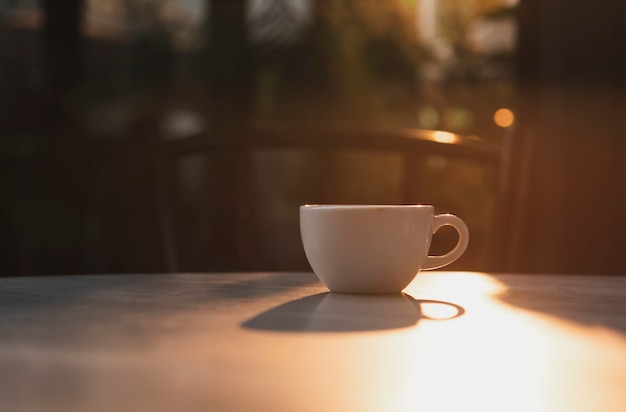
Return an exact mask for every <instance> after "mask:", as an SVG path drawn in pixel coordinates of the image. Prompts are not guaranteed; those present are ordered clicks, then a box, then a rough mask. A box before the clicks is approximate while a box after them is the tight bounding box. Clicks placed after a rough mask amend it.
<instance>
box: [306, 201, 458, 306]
mask: <svg viewBox="0 0 626 412" xmlns="http://www.w3.org/2000/svg"><path fill="white" fill-rule="evenodd" d="M442 226H452V227H453V228H455V229H456V230H457V232H458V234H459V240H458V242H457V244H456V246H455V247H454V248H453V249H452V250H451V251H450V252H448V253H446V254H444V255H441V256H429V255H428V250H429V248H430V243H431V239H432V235H433V234H434V233H435V232H436V231H437V230H439V228H441V227H442ZM300 234H301V236H302V244H303V245H304V251H305V253H306V257H307V259H308V261H309V264H310V265H311V268H312V269H313V271H314V272H315V274H316V275H317V277H318V278H319V279H320V280H321V281H322V282H323V283H324V284H325V285H326V286H327V287H328V289H330V290H331V291H332V292H339V293H359V294H385V293H398V292H400V291H401V290H402V289H404V288H405V287H407V286H408V284H409V283H410V282H411V281H412V280H413V279H414V278H415V276H416V275H417V274H418V273H419V272H420V270H429V269H437V268H440V267H443V266H446V265H449V264H450V263H452V262H454V261H455V260H457V259H458V258H459V257H460V256H461V255H462V254H463V252H465V249H466V248H467V244H468V241H469V231H468V229H467V226H466V225H465V223H464V222H463V221H462V220H461V219H460V218H458V217H457V216H455V215H451V214H441V215H435V212H434V207H433V206H430V205H304V206H300Z"/></svg>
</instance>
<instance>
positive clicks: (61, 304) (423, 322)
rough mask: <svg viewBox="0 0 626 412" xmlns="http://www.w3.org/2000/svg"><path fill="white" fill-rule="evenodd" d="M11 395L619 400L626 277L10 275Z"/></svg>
mask: <svg viewBox="0 0 626 412" xmlns="http://www.w3.org/2000/svg"><path fill="white" fill-rule="evenodd" d="M0 369H1V370H2V371H3V372H2V374H0V410H3V411H4V410H7V411H31V410H49V411H78V410H89V411H109V410H118V411H126V410H128V411H130V410H152V411H170V410H185V411H204V410H228V411H233V410H235V411H237V410H268V411H270V410H271V411H293V410H298V411H309V410H310V411H318V410H328V411H335V410H336V411H381V410H384V411H405V410H406V411H414V410H428V411H440V410H442V411H448V410H449V411H452V410H454V411H456V410H481V411H491V410H493V411H496V410H497V411H502V410H506V411H568V412H570V411H623V410H624V409H625V408H626V392H625V391H624V390H623V389H624V388H625V387H626V278H615V277H614V278H611V277H591V276H582V277H581V276H548V275H546V276H536V275H533V276H530V275H528V276H525V275H489V274H484V273H463V272H435V273H428V274H420V275H419V276H418V277H417V278H416V280H415V281H414V282H413V283H412V284H411V285H410V286H409V287H408V288H407V289H406V290H405V293H404V294H402V295H395V296H379V297H363V296H352V295H337V294H332V293H327V290H326V289H325V288H324V287H323V286H322V285H320V284H319V283H318V282H317V280H316V278H315V277H314V275H313V274H310V273H239V274H177V275H125V276H85V277H59V278H13V279H1V280H0Z"/></svg>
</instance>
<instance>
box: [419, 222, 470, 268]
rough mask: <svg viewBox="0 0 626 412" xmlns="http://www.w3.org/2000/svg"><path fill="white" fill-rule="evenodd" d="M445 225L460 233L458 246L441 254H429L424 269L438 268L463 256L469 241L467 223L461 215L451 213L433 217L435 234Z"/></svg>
mask: <svg viewBox="0 0 626 412" xmlns="http://www.w3.org/2000/svg"><path fill="white" fill-rule="evenodd" d="M443 226H452V227H453V228H455V229H456V231H457V232H458V234H459V241H458V242H457V243H456V246H455V247H454V248H453V249H452V250H451V251H449V252H448V253H446V254H445V255H441V256H430V255H429V256H427V257H426V262H424V265H423V267H422V270H431V269H437V268H440V267H443V266H446V265H449V264H450V263H452V262H454V261H455V260H457V259H458V258H460V257H461V255H462V254H463V252H465V249H467V244H468V243H469V230H468V229H467V225H466V224H465V222H463V221H462V220H461V219H460V218H459V217H457V216H455V215H451V214H447V213H446V214H443V215H435V216H434V219H433V234H435V233H436V232H437V231H438V230H439V229H440V228H442V227H443Z"/></svg>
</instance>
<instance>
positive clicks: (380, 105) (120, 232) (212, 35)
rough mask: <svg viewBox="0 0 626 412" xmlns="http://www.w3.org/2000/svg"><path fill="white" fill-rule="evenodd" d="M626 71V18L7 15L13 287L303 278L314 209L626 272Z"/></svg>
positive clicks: (33, 1)
mask: <svg viewBox="0 0 626 412" xmlns="http://www.w3.org/2000/svg"><path fill="white" fill-rule="evenodd" d="M625 64H626V2H625V1H619V0H598V1H595V2H588V1H582V0H386V1H375V0H247V1H246V0H56V1H52V0H0V182H1V183H0V190H1V193H2V195H1V198H2V201H0V261H1V262H2V265H1V266H0V275H3V276H23V275H54V274H84V273H130V272H141V273H145V272H148V273H149V272H174V271H217V270H220V271H222V270H223V271H237V270H308V265H307V262H306V259H305V257H304V254H303V251H302V248H301V244H300V239H299V228H298V205H300V204H304V203H356V204H360V203H377V204H388V203H428V204H434V205H435V206H436V208H437V211H438V212H452V213H455V214H457V215H459V216H460V217H462V218H463V219H464V220H465V221H466V222H467V223H468V225H469V227H470V232H471V235H472V239H471V242H470V244H471V245H470V248H469V250H468V252H467V253H466V254H465V256H464V257H463V258H462V259H460V260H459V261H457V262H456V263H455V264H454V266H452V268H453V269H460V270H497V271H520V272H556V273H601V274H626V261H625V260H624V258H623V257H622V255H623V253H622V251H623V250H624V248H626V217H625V216H624V213H626V202H625V199H626V179H625V178H626V166H624V163H625V160H626V159H624V156H625V155H626V140H625V137H626V136H625V134H626V121H625V120H624V119H626V103H625V102H626V99H625V95H624V91H625V89H624V87H625V86H624V84H625V82H624V80H625V78H626V74H625V73H626V66H625ZM455 236H456V235H455V233H454V231H447V230H442V231H441V233H439V234H438V235H437V236H436V238H435V241H434V244H433V251H434V252H443V251H445V250H446V249H449V248H450V247H451V246H452V245H453V244H454V242H455V241H456V237H455Z"/></svg>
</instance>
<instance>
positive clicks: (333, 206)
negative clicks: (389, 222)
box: [300, 204, 433, 209]
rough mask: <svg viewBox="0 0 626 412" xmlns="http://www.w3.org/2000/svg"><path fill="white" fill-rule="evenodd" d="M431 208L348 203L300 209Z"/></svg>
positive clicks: (419, 205)
mask: <svg viewBox="0 0 626 412" xmlns="http://www.w3.org/2000/svg"><path fill="white" fill-rule="evenodd" d="M428 208H433V205H429V204H406V205H399V204H389V205H382V204H381V205H365V204H363V205H349V204H306V205H301V206H300V209H428Z"/></svg>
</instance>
